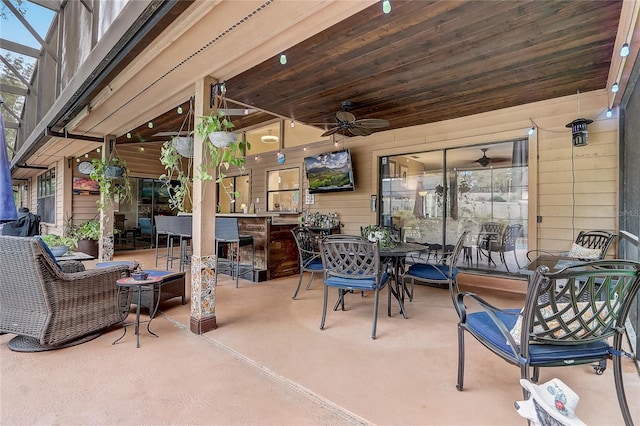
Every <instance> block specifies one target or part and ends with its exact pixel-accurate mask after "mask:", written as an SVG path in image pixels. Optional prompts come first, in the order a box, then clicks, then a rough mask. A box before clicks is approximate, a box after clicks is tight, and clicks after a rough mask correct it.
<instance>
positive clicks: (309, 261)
mask: <svg viewBox="0 0 640 426" xmlns="http://www.w3.org/2000/svg"><path fill="white" fill-rule="evenodd" d="M291 233H292V234H293V238H294V239H295V240H296V246H297V247H298V259H299V263H300V279H299V280H298V286H297V287H296V291H295V292H294V293H293V297H292V299H295V298H296V297H298V292H299V291H300V285H301V284H302V277H303V276H304V273H305V272H311V276H310V277H309V282H308V283H307V290H309V287H311V282H312V281H313V277H314V275H315V274H316V272H322V257H321V256H320V250H319V249H318V243H317V240H316V237H314V236H313V234H312V233H311V232H310V231H309V229H308V228H306V227H304V226H296V227H295V228H293V229H292V230H291Z"/></svg>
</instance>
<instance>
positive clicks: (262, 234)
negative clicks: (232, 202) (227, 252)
mask: <svg viewBox="0 0 640 426" xmlns="http://www.w3.org/2000/svg"><path fill="white" fill-rule="evenodd" d="M298 216H299V214H281V213H247V214H244V213H218V214H216V217H237V218H238V228H239V230H240V234H241V235H251V236H253V241H254V244H255V250H256V252H255V265H254V268H255V270H256V273H255V274H254V281H265V280H272V279H275V278H280V277H285V276H288V275H296V274H298V273H299V269H298V268H299V265H298V248H297V247H296V241H295V239H294V238H293V234H292V233H291V230H292V229H293V228H295V227H296V226H298ZM250 250H251V247H243V248H242V256H243V257H244V258H245V259H247V258H251V252H250Z"/></svg>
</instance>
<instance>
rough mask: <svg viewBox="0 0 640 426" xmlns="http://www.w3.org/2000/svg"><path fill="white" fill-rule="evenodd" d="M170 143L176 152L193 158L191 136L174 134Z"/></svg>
mask: <svg viewBox="0 0 640 426" xmlns="http://www.w3.org/2000/svg"><path fill="white" fill-rule="evenodd" d="M172 143H173V146H174V148H175V149H176V151H178V154H180V155H182V156H183V157H187V158H193V137H191V136H176V137H175V138H173V140H172Z"/></svg>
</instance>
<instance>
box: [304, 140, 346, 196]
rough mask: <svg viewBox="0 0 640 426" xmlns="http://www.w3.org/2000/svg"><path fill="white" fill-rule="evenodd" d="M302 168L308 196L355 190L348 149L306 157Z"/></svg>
mask: <svg viewBox="0 0 640 426" xmlns="http://www.w3.org/2000/svg"><path fill="white" fill-rule="evenodd" d="M304 168H305V170H306V173H307V181H308V182H309V193H310V194H318V193H321V192H339V191H354V190H355V185H354V181H353V168H352V165H351V153H350V152H349V150H348V149H343V150H340V151H334V152H327V153H324V154H320V155H315V156H313V157H306V158H305V159H304Z"/></svg>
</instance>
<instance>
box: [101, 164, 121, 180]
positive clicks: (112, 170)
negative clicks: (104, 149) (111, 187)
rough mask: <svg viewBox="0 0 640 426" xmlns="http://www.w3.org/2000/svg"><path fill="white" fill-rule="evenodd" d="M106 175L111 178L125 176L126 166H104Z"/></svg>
mask: <svg viewBox="0 0 640 426" xmlns="http://www.w3.org/2000/svg"><path fill="white" fill-rule="evenodd" d="M104 175H105V176H106V177H109V178H119V177H122V176H124V167H120V166H107V167H105V168H104Z"/></svg>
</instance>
